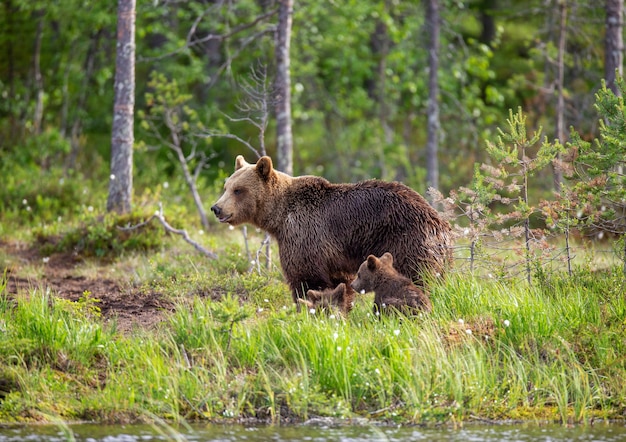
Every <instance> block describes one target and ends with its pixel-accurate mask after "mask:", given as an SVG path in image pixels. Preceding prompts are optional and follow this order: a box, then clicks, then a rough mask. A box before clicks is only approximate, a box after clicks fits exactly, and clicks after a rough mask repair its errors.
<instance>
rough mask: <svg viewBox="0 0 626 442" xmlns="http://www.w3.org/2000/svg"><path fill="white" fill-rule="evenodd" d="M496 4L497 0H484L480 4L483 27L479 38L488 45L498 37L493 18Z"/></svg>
mask: <svg viewBox="0 0 626 442" xmlns="http://www.w3.org/2000/svg"><path fill="white" fill-rule="evenodd" d="M495 6H496V0H483V2H482V4H481V5H480V24H481V27H482V29H481V32H480V37H479V38H478V40H479V41H480V42H481V43H484V44H486V45H488V46H491V43H492V42H493V39H494V38H495V37H496V23H495V20H494V19H493V9H494V8H495Z"/></svg>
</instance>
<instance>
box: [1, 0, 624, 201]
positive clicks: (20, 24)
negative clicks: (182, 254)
mask: <svg viewBox="0 0 626 442" xmlns="http://www.w3.org/2000/svg"><path fill="white" fill-rule="evenodd" d="M427 4H431V5H437V6H438V8H437V10H438V11H439V18H438V20H437V23H436V24H437V25H438V27H439V33H438V35H439V44H438V48H439V50H438V54H437V55H438V58H437V61H438V63H437V64H436V65H433V64H432V60H430V56H431V55H432V54H433V49H432V48H433V42H432V41H431V36H432V35H433V32H432V31H431V29H434V28H433V26H427V21H426V17H427V16H429V15H427V13H426V12H427V11H431V10H432V8H427ZM291 9H292V10H291ZM290 10H291V11H290ZM116 13H117V5H116V4H114V3H112V2H99V1H95V0H81V1H78V0H58V1H55V2H47V1H43V0H35V1H30V0H29V1H26V0H2V2H1V6H0V54H2V56H0V97H1V98H0V155H1V156H2V161H3V162H7V161H8V158H11V159H12V160H11V161H18V162H21V163H36V164H37V165H38V167H42V168H44V169H46V168H50V167H53V166H59V165H61V166H62V167H64V169H65V170H66V173H76V172H77V171H78V172H81V173H84V174H85V175H86V176H89V177H91V176H95V177H100V178H102V179H103V180H106V181H107V182H108V163H109V159H110V149H111V127H112V123H113V121H112V116H113V113H112V109H113V101H114V87H113V82H114V72H115V48H116V32H117V31H116V29H117V27H116V26H117V20H116ZM431 15H432V14H431ZM622 17H623V0H608V1H607V2H595V1H591V0H530V1H525V2H519V1H514V0H465V1H462V0H459V1H452V0H438V1H434V0H429V1H423V2H418V1H394V0H365V1H359V2H355V1H347V0H341V1H335V2H318V1H313V0H298V1H293V2H292V1H291V0H289V1H288V0H280V1H278V0H239V1H227V0H198V1H183V2H181V1H171V0H160V1H139V2H138V3H137V6H136V61H137V65H136V93H135V99H136V103H135V109H136V110H141V111H143V112H144V115H147V116H150V112H151V106H153V102H151V101H150V100H149V99H147V98H146V97H147V96H148V97H150V96H153V94H154V92H155V91H154V90H153V89H152V88H151V86H150V81H149V79H150V78H151V75H152V74H153V73H158V74H160V75H163V76H165V78H167V79H169V80H176V82H177V86H178V88H179V90H180V93H181V94H185V95H189V96H190V97H191V98H190V99H189V100H188V101H187V102H186V106H188V107H189V108H190V109H192V110H193V111H194V114H195V115H197V117H198V120H199V121H201V122H202V124H203V126H204V127H206V128H209V129H213V130H214V131H216V132H232V133H235V134H237V136H238V137H240V138H241V139H253V138H254V137H256V136H257V134H256V128H254V127H252V126H250V127H246V125H242V124H240V123H239V122H237V121H235V120H236V119H237V117H238V107H237V106H238V103H239V102H240V100H241V99H242V95H243V94H244V91H243V89H242V87H240V85H241V84H242V83H244V82H246V81H247V79H248V78H249V76H250V72H251V67H253V66H257V65H259V64H263V65H265V66H267V68H268V72H269V73H270V76H274V75H276V78H270V79H269V80H270V81H271V83H270V84H272V85H273V86H272V88H273V90H272V93H273V94H274V101H273V103H274V106H273V108H272V111H273V112H275V115H273V117H272V118H271V120H270V125H269V127H268V130H267V133H266V139H265V142H266V146H267V149H268V152H269V153H270V154H271V155H273V156H275V157H278V158H277V160H278V161H277V162H278V164H281V167H284V168H288V167H291V163H292V167H293V173H294V174H305V173H315V174H318V175H324V176H326V177H327V178H329V179H330V180H332V181H355V180H358V179H362V178H369V177H378V178H383V179H399V180H403V181H405V182H407V183H408V184H410V185H411V186H413V187H414V188H416V189H417V190H419V191H422V192H424V191H425V190H426V176H427V168H428V167H429V165H430V168H431V171H430V172H429V173H430V174H431V175H430V176H438V179H437V182H438V187H439V188H440V189H441V190H442V191H443V192H444V193H445V192H447V191H448V190H450V189H452V188H457V187H458V186H459V185H463V184H466V183H468V182H470V181H471V179H472V174H473V171H474V163H475V162H482V161H485V160H487V155H486V154H485V141H486V140H487V139H489V137H493V135H494V133H495V128H496V127H498V126H503V125H504V124H505V122H506V119H507V116H508V111H509V109H516V108H517V107H518V106H521V107H522V109H523V111H524V113H525V115H526V116H527V124H528V125H529V130H534V129H537V128H538V127H539V126H542V127H543V133H544V134H545V135H546V136H547V137H548V138H550V139H559V140H560V141H561V142H562V143H565V142H566V141H567V134H568V133H569V130H568V128H569V127H570V126H573V127H575V128H576V129H577V131H578V132H579V133H580V134H581V137H582V138H583V139H584V140H590V139H591V138H593V137H594V136H596V135H597V133H598V131H599V127H598V123H597V121H598V119H597V117H596V116H595V110H594V107H593V103H594V93H595V92H596V91H597V90H599V89H600V87H601V79H602V78H604V77H606V78H607V80H609V83H608V85H609V87H613V86H612V84H613V83H612V82H613V79H612V78H609V77H610V75H611V73H612V72H615V71H616V70H618V72H619V71H620V70H621V64H622V58H623V57H622V53H623V43H622V37H621V27H622V22H623V20H622ZM289 18H290V20H289ZM289 31H291V32H290V34H291V35H289ZM285 41H286V42H287V43H288V44H290V46H291V47H290V51H288V52H287V53H286V55H289V57H288V58H287V59H285V52H284V51H282V52H281V51H280V50H279V49H280V45H284V44H285ZM277 45H278V46H277ZM430 66H436V70H437V72H436V73H435V74H436V75H429V72H430ZM285 72H287V73H288V74H289V75H288V77H287V78H286V79H285ZM281 75H282V77H281ZM435 80H436V81H437V84H438V88H439V91H438V94H437V95H436V97H437V98H438V99H437V102H436V103H433V102H432V100H430V101H429V97H431V92H432V85H433V84H435V83H433V81H435ZM281 85H282V87H284V86H285V85H287V87H288V88H289V92H290V95H291V99H290V100H289V101H290V103H288V104H290V105H291V110H290V112H289V111H287V112H288V113H290V114H291V115H290V122H288V123H287V124H286V123H285V121H286V120H285V119H281V115H283V116H284V113H285V110H284V108H281V107H280V106H279V105H277V103H281V101H280V99H281V98H283V97H284V96H285V92H284V91H283V92H281V91H280V90H279V89H280V87H281ZM151 94H152V95H151ZM429 102H430V106H429ZM283 103H285V102H284V101H283ZM433 104H436V105H437V109H438V124H437V127H436V128H435V129H434V131H433V129H432V128H431V132H432V133H431V135H430V136H429V127H431V123H432V122H430V120H429V118H428V116H429V115H431V116H432V115H433V113H432V110H430V111H429V109H432V105H433ZM136 118H138V117H136ZM152 121H154V120H152ZM162 124H163V125H165V122H163V123H162ZM286 127H288V128H289V129H290V131H289V132H287V131H286V129H285V128H286ZM433 127H434V126H433ZM152 133H153V132H152V129H150V130H146V129H143V128H142V126H141V125H136V126H135V140H136V142H137V143H138V146H139V147H136V152H135V162H136V164H137V167H136V171H135V179H136V181H137V182H138V183H141V184H139V185H140V186H149V185H151V184H152V183H153V182H154V181H155V180H156V179H157V178H156V177H157V176H158V177H160V178H159V179H160V180H162V179H163V178H162V177H163V176H165V177H167V176H168V175H171V174H175V173H176V170H177V165H176V163H175V162H173V161H171V158H170V157H171V150H170V149H168V148H167V147H166V146H162V148H161V149H158V150H156V151H155V150H154V149H146V148H144V147H142V145H143V144H142V143H143V142H144V141H145V140H147V139H148V138H149V137H150V135H151V134H152ZM290 137H292V141H291V140H290V139H289V138H290ZM281 140H285V141H281ZM208 142H209V145H210V147H209V148H210V150H211V158H210V160H208V163H207V164H208V167H207V168H205V169H204V170H203V172H202V173H203V174H204V175H205V179H206V180H208V181H209V182H210V181H211V180H213V179H215V177H217V176H218V175H219V174H220V169H221V168H223V167H226V168H227V169H228V167H229V166H230V164H231V162H232V159H233V158H234V156H235V155H236V154H238V153H241V152H242V151H243V149H242V146H241V144H239V143H238V142H237V141H235V140H233V139H229V138H226V137H220V138H211V139H210V140H208ZM283 142H284V143H286V145H289V144H290V143H291V144H292V146H293V153H292V155H293V157H292V159H289V158H287V156H288V154H286V153H281V154H280V155H278V152H279V147H280V149H281V150H280V152H283V150H282V149H283V147H281V143H283ZM435 142H436V143H437V144H436V146H437V150H436V157H434V158H432V157H431V159H430V160H428V152H432V149H427V145H430V144H432V145H435V144H434V143H435ZM285 152H288V150H287V151H285ZM244 153H245V151H244ZM252 159H253V158H252V155H250V160H252ZM435 159H436V160H438V161H433V160H435ZM283 160H285V162H284V163H283V162H281V161H283ZM433 167H436V168H437V169H438V170H432V169H433ZM435 172H436V173H437V174H436V175H433V174H434V173H435ZM555 172H558V171H555V170H552V171H550V170H549V169H547V170H546V171H544V172H543V173H542V176H541V179H537V180H536V183H537V184H536V185H537V186H540V188H541V189H542V191H543V192H545V193H549V192H551V190H552V188H553V182H555V181H556V182H558V181H560V179H561V178H560V177H555V175H554V174H555Z"/></svg>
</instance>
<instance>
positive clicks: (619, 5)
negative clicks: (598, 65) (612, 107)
mask: <svg viewBox="0 0 626 442" xmlns="http://www.w3.org/2000/svg"><path fill="white" fill-rule="evenodd" d="M623 26H624V0H606V37H605V41H604V77H605V78H606V86H607V87H608V88H609V89H611V90H612V91H613V92H614V93H615V94H619V93H620V91H619V88H618V87H617V85H616V84H615V73H616V72H617V73H618V75H620V76H621V75H622V72H623V67H622V65H623V62H624V40H623V39H622V28H623Z"/></svg>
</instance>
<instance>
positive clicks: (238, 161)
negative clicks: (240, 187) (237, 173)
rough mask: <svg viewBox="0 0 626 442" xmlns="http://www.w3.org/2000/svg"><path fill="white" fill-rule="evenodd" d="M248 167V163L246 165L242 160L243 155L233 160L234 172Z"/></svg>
mask: <svg viewBox="0 0 626 442" xmlns="http://www.w3.org/2000/svg"><path fill="white" fill-rule="evenodd" d="M249 165H250V163H248V162H247V161H246V160H244V159H243V155H237V158H235V170H239V169H241V168H242V167H243V166H249Z"/></svg>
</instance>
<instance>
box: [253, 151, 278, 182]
mask: <svg viewBox="0 0 626 442" xmlns="http://www.w3.org/2000/svg"><path fill="white" fill-rule="evenodd" d="M273 168H274V166H273V164H272V159H271V158H270V157H261V158H259V161H257V163H256V171H257V172H258V173H259V175H260V176H261V178H263V179H264V180H266V181H267V179H268V178H269V176H270V173H272V170H273Z"/></svg>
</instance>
